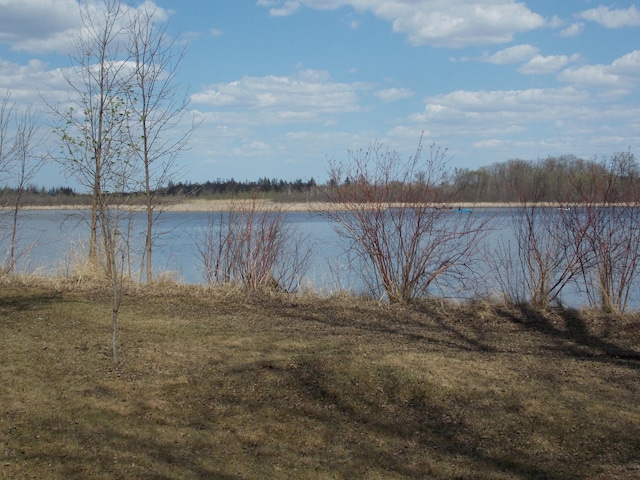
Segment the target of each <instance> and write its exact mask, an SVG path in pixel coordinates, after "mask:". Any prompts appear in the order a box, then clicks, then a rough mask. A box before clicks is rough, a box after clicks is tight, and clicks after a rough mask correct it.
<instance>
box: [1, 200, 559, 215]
mask: <svg viewBox="0 0 640 480" xmlns="http://www.w3.org/2000/svg"><path fill="white" fill-rule="evenodd" d="M251 201H252V200H197V199H193V200H189V201H185V202H177V203H164V204H162V203H161V204H159V205H156V206H155V207H154V209H155V210H157V211H166V212H224V211H228V210H232V209H238V208H246V207H247V206H248V205H249V204H250V203H251ZM392 206H400V204H392ZM518 206H521V205H520V204H519V203H505V202H502V203H501V202H480V203H472V202H457V203H453V204H435V205H434V208H444V209H450V210H457V209H471V208H476V209H486V208H512V207H518ZM540 206H546V207H553V206H558V204H552V203H541V204H540ZM370 207H371V208H374V205H373V204H371V205H370ZM20 208H21V209H23V210H87V209H90V208H91V206H90V205H73V204H70V205H25V206H22V207H20ZM130 208H132V209H135V210H140V211H144V210H145V208H144V205H139V206H133V207H130ZM256 208H257V209H258V210H260V211H274V210H284V211H289V212H326V211H339V210H347V209H348V208H347V206H346V205H345V204H341V203H331V202H280V201H272V200H258V201H257V203H256ZM2 210H11V208H6V207H5V208H2Z"/></svg>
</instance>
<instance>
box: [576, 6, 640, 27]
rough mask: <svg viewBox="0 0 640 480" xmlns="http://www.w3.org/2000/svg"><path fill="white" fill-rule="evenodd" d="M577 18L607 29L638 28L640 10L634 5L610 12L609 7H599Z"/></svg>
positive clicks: (582, 13)
mask: <svg viewBox="0 0 640 480" xmlns="http://www.w3.org/2000/svg"><path fill="white" fill-rule="evenodd" d="M577 17H578V18H581V19H583V20H589V21H591V22H596V23H599V24H601V25H603V26H605V27H607V28H621V27H637V26H640V10H638V9H637V8H636V6H635V5H631V6H630V7H629V8H627V9H617V10H611V9H610V8H609V7H605V6H602V5H601V6H599V7H597V8H592V9H590V10H585V11H584V12H581V13H579V14H578V15H577Z"/></svg>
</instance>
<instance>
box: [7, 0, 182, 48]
mask: <svg viewBox="0 0 640 480" xmlns="http://www.w3.org/2000/svg"><path fill="white" fill-rule="evenodd" d="M86 4H87V7H88V9H89V10H90V12H92V13H91V14H92V15H94V14H95V15H96V16H95V18H97V19H99V18H100V11H101V10H102V9H103V8H104V5H103V3H102V2H101V1H98V0H87V3H86ZM0 7H2V15H0V42H3V43H7V44H10V45H11V48H12V49H13V50H17V51H25V52H30V53H50V52H58V53H69V52H70V51H71V42H70V40H71V39H72V38H75V37H77V36H78V35H79V34H80V32H81V29H82V19H81V16H80V9H79V6H78V2H77V1H76V0H0ZM124 8H126V9H131V8H132V7H129V6H125V7H124ZM137 8H138V9H144V10H148V11H152V12H153V13H154V18H155V20H156V21H158V22H162V21H165V20H166V19H167V18H168V17H169V14H170V12H169V11H168V10H165V9H162V8H160V7H158V6H157V5H156V4H155V3H154V2H152V1H149V0H147V1H145V2H144V3H142V4H141V5H139V6H138V7H137ZM123 18H124V17H123Z"/></svg>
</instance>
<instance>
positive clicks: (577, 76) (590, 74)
mask: <svg viewBox="0 0 640 480" xmlns="http://www.w3.org/2000/svg"><path fill="white" fill-rule="evenodd" d="M558 78H559V79H560V80H561V81H563V82H567V83H572V84H574V85H578V86H582V87H606V88H614V89H619V92H620V93H625V92H628V91H629V90H630V89H631V88H633V87H634V86H636V85H638V84H639V83H640V50H634V51H633V52H631V53H627V54H626V55H623V56H622V57H620V58H618V59H616V60H614V61H613V62H612V63H611V64H609V65H602V64H597V65H583V66H579V67H573V68H568V69H566V70H563V71H562V72H560V74H559V75H558Z"/></svg>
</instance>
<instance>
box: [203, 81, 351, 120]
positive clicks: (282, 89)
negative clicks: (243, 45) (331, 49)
mask: <svg viewBox="0 0 640 480" xmlns="http://www.w3.org/2000/svg"><path fill="white" fill-rule="evenodd" d="M363 88H364V86H363V85H361V84H358V83H354V84H347V83H336V82H330V81H327V78H326V75H325V74H324V73H322V72H319V73H316V74H314V73H313V71H310V70H304V71H301V72H300V75H299V76H298V78H290V77H280V76H273V75H270V76H266V77H243V78H242V79H240V80H237V81H234V82H230V83H220V84H214V85H211V86H210V87H208V88H206V89H204V90H202V91H200V92H198V93H195V94H193V95H192V96H191V101H192V103H194V104H203V105H208V106H213V107H219V108H227V107H233V109H235V110H247V111H253V112H258V113H259V112H262V114H264V115H265V116H264V120H265V121H267V118H268V119H269V121H278V120H280V121H293V120H296V121H304V120H307V121H311V120H317V119H318V118H319V117H320V116H322V115H327V114H337V113H345V112H353V111H357V110H359V106H358V103H357V92H358V91H359V90H360V89H363Z"/></svg>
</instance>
